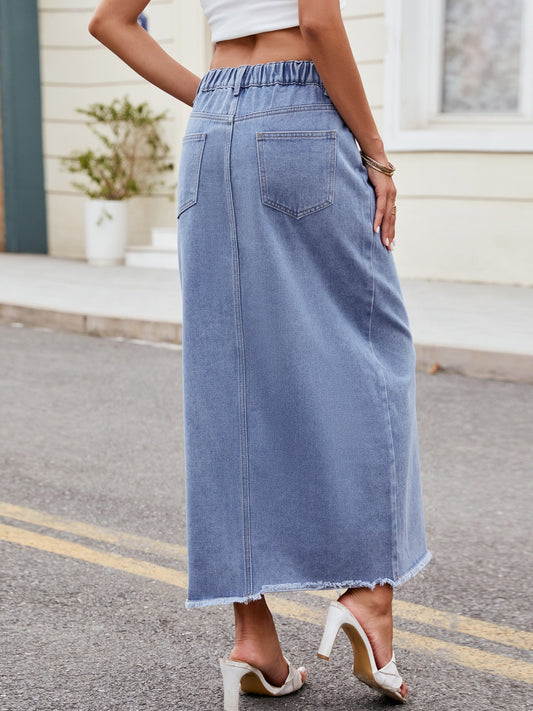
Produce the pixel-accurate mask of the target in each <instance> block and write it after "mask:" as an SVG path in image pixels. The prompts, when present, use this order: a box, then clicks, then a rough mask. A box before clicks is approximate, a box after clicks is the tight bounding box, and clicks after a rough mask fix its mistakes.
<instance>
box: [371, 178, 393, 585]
mask: <svg viewBox="0 0 533 711" xmlns="http://www.w3.org/2000/svg"><path fill="white" fill-rule="evenodd" d="M372 189H373V188H372ZM373 218H374V216H373V215H372V223H371V224H373ZM379 234H381V233H379ZM376 240H377V236H376V233H375V232H374V231H373V227H372V240H371V247H370V267H371V273H372V299H371V303H370V316H369V321H368V341H369V344H370V349H371V351H372V355H373V357H374V360H375V362H376V365H377V368H378V371H379V373H380V375H381V380H382V385H383V394H384V401H385V407H386V413H387V425H388V426H387V430H388V439H389V442H388V447H389V455H390V473H391V476H390V507H391V566H392V575H393V576H394V577H396V576H397V574H398V573H397V571H398V506H397V496H398V491H397V489H398V485H397V478H398V475H397V471H396V454H395V451H394V437H393V433H392V421H391V414H390V405H389V395H388V388H387V379H386V378H385V374H384V372H383V366H382V364H381V362H380V361H379V358H378V357H377V355H376V352H375V350H374V344H373V343H372V316H373V313H374V301H375V291H376V279H375V269H374V245H375V242H376Z"/></svg>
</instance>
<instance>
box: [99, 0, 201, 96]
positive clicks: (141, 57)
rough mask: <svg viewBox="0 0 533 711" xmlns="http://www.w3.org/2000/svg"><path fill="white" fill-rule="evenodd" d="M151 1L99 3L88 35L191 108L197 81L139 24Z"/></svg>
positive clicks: (101, 1)
mask: <svg viewBox="0 0 533 711" xmlns="http://www.w3.org/2000/svg"><path fill="white" fill-rule="evenodd" d="M149 1H150V0H100V3H99V5H98V7H97V8H96V10H95V12H94V15H93V16H92V18H91V21H90V22H89V32H90V33H91V34H92V35H93V37H96V39H97V40H99V41H100V42H101V43H102V44H104V45H105V46H106V47H108V48H109V49H110V50H111V51H112V52H114V53H115V54H116V55H118V56H119V57H120V58H121V59H122V60H123V61H124V62H126V64H128V65H129V66H130V67H131V68H132V69H134V70H135V71H136V72H137V73H138V74H140V75H141V76H143V77H144V78H145V79H147V80H148V81H149V82H151V83H152V84H155V85H156V86H157V87H159V88H160V89H162V90H163V91H166V92H167V93H168V94H170V95H171V96H173V97H175V98H176V99H179V100H180V101H183V102H185V103H186V104H188V105H189V106H192V103H193V101H194V97H195V94H196V89H197V88H198V84H199V83H200V78H199V77H197V76H196V75H195V74H193V73H192V72H190V71H189V70H188V69H186V68H185V67H184V66H183V65H182V64H179V63H178V62H176V60H174V59H172V57H171V56H170V55H169V54H167V53H166V52H165V50H164V49H163V48H162V47H161V46H160V45H159V44H158V43H157V42H156V41H155V40H154V39H153V38H152V37H151V36H150V35H149V34H148V32H146V31H145V30H143V28H142V27H141V26H140V25H139V24H138V22H137V18H138V16H139V15H140V14H141V12H142V11H143V10H144V8H145V7H146V6H147V5H148V3H149Z"/></svg>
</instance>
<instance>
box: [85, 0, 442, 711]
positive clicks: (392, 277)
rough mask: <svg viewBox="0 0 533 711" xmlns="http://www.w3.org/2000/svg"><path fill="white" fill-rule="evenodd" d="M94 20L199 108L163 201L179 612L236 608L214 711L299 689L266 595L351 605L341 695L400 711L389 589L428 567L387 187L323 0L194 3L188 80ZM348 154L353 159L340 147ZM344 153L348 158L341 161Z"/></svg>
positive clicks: (132, 18)
mask: <svg viewBox="0 0 533 711" xmlns="http://www.w3.org/2000/svg"><path fill="white" fill-rule="evenodd" d="M147 4H148V3H147V2H146V0H102V1H101V2H100V4H99V6H98V8H97V10H96V12H95V14H94V16H93V18H92V20H91V23H90V28H89V29H90V32H91V33H92V34H93V35H94V36H95V37H97V38H98V39H99V40H100V41H101V42H103V43H104V44H105V45H106V46H107V47H109V48H110V49H111V50H112V51H113V52H115V53H116V54H117V55H118V56H119V57H121V58H122V59H123V60H124V61H125V62H127V63H128V64H129V65H130V66H131V67H132V68H133V69H135V70H136V71H137V72H138V73H139V74H141V75H142V76H143V77H145V78H146V79H147V80H148V81H150V82H152V83H153V84H155V85H156V86H158V87H160V88H161V89H163V90H164V91H166V92H168V93H169V94H171V95H172V96H174V97H175V98H176V99H179V100H180V101H184V102H185V103H187V104H188V105H191V106H192V105H193V104H194V106H193V112H192V114H191V117H190V121H189V124H188V127H187V131H186V135H185V138H184V141H183V145H182V154H181V156H182V157H181V163H180V175H179V180H178V220H179V242H178V244H179V258H180V278H181V283H182V291H183V359H184V360H183V368H184V375H183V386H184V419H185V461H186V481H187V526H188V547H189V594H188V599H187V603H186V604H187V606H188V607H200V606H203V605H213V604H224V603H232V604H233V605H234V611H235V625H236V639H235V646H234V648H233V651H232V653H231V655H230V658H229V659H226V660H221V668H222V673H223V680H224V692H225V705H224V708H225V709H227V711H234V710H235V709H237V707H238V695H239V686H240V688H242V689H243V690H244V691H249V692H257V693H263V694H272V695H283V694H287V693H291V692H293V691H296V690H297V689H299V688H300V687H301V686H302V684H303V683H304V681H305V677H306V671H305V669H304V668H303V667H301V668H300V669H299V670H296V669H295V668H294V667H293V666H292V665H291V664H290V663H289V662H288V661H287V660H286V659H285V657H284V656H283V653H282V651H281V647H280V643H279V640H278V637H277V633H276V629H275V626H274V622H273V619H272V616H271V614H270V611H269V609H268V606H267V603H266V601H265V598H264V597H263V594H264V593H265V592H272V591H288V590H306V589H324V588H336V589H339V588H347V590H346V591H345V592H344V593H343V594H342V595H341V597H340V598H339V600H338V602H336V603H332V604H331V606H330V609H329V611H328V618H327V622H326V628H325V630H324V635H323V639H322V643H321V646H320V649H319V656H321V657H323V658H328V657H329V652H330V649H331V646H332V644H333V641H334V639H335V636H336V634H337V631H338V629H340V627H342V628H343V629H344V630H345V631H346V633H347V634H348V635H349V637H350V639H351V641H352V645H353V648H354V673H355V674H356V676H358V677H359V678H360V679H361V680H362V681H364V682H365V683H366V684H368V685H370V686H373V687H375V688H377V689H378V690H380V691H381V692H383V693H385V694H387V695H389V696H391V697H393V698H395V699H397V700H398V701H405V700H406V696H407V687H406V685H405V684H404V683H403V682H402V679H401V677H400V675H399V674H398V671H397V669H396V666H395V661H394V655H393V651H392V595H393V587H394V586H396V585H398V584H400V583H402V582H404V581H405V580H407V579H408V578H410V577H412V576H413V575H414V574H415V573H417V572H418V571H419V570H421V569H422V568H423V567H424V566H425V565H426V563H427V562H428V561H429V559H430V553H429V552H428V551H427V549H426V544H425V535H424V523H423V512H422V500H421V492H420V477H419V462H418V440H417V423H416V413H415V375H414V365H415V354H414V347H413V342H412V337H411V333H410V330H409V323H408V318H407V314H406V312H405V307H404V303H403V298H402V294H401V290H400V285H399V282H398V276H397V273H396V268H395V265H394V261H393V258H392V254H391V252H392V249H393V247H394V226H395V214H396V208H395V197H396V189H395V187H394V183H393V180H392V177H391V176H392V172H393V170H394V169H393V166H391V164H390V163H389V161H388V159H387V156H386V153H385V150H384V147H383V142H382V140H381V138H380V135H379V133H378V131H377V128H376V125H375V123H374V120H373V117H372V114H371V111H370V109H369V105H368V102H367V99H366V96H365V92H364V89H363V86H362V83H361V79H360V76H359V73H358V70H357V67H356V64H355V61H354V58H353V56H352V53H351V50H350V46H349V43H348V39H347V36H346V32H345V29H344V25H343V21H342V17H341V8H340V5H339V2H338V1H337V0H299V2H298V0H277V1H276V2H274V1H272V2H266V1H265V0H246V1H244V0H202V5H203V9H204V12H205V14H206V17H207V19H208V22H209V24H210V26H211V30H212V39H213V41H214V43H215V45H214V53H213V59H212V64H211V70H210V71H209V72H208V73H207V74H206V75H205V76H204V77H203V78H202V79H201V80H200V78H199V77H197V76H195V75H194V74H192V73H191V72H189V71H188V70H187V69H186V68H185V67H183V66H181V65H180V64H178V63H177V62H175V61H174V60H173V59H172V58H171V57H170V56H169V55H167V54H166V53H165V52H164V51H163V49H162V48H161V47H160V46H159V45H158V44H157V43H156V42H155V41H154V40H153V39H152V38H151V37H150V36H149V35H148V34H147V33H146V32H144V31H143V30H142V29H141V27H140V26H139V25H138V24H137V21H136V18H137V16H138V15H139V14H140V13H141V11H142V10H143V9H144V8H145V6H146V5H147ZM354 139H355V140H354ZM356 141H357V143H356Z"/></svg>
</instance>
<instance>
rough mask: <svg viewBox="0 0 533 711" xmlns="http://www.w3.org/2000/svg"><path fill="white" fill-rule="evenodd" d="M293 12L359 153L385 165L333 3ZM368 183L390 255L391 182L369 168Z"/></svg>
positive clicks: (327, 0)
mask: <svg viewBox="0 0 533 711" xmlns="http://www.w3.org/2000/svg"><path fill="white" fill-rule="evenodd" d="M298 6H299V21H300V31H301V33H302V36H303V38H304V41H305V43H306V45H307V49H308V50H309V54H310V56H311V58H312V59H313V62H314V64H315V66H316V68H317V70H318V73H319V74H320V78H321V79H322V81H323V83H324V86H325V88H326V91H327V92H328V95H329V97H330V99H331V101H332V102H333V104H334V105H335V108H336V109H337V111H338V112H339V114H340V115H341V116H342V118H343V120H344V122H345V123H346V125H347V126H348V128H349V129H350V130H351V132H352V133H353V135H354V136H355V138H356V139H357V142H358V144H359V146H360V147H361V150H362V151H363V152H364V153H366V154H367V155H369V156H370V157H371V158H374V159H375V160H377V161H378V162H379V163H384V164H385V165H386V164H387V162H388V161H387V156H386V154H385V149H384V147H383V141H382V139H381V137H380V135H379V132H378V130H377V128H376V124H375V122H374V118H373V116H372V112H371V111H370V106H369V105H368V100H367V98H366V94H365V90H364V88H363V83H362V81H361V77H360V75H359V70H358V69H357V65H356V63H355V59H354V57H353V54H352V50H351V47H350V43H349V41H348V36H347V34H346V30H345V27H344V22H343V20H342V16H341V11H340V6H339V2H338V0H299V2H298ZM368 177H369V178H370V181H371V182H372V184H373V186H374V189H375V191H376V214H375V217H374V230H375V231H376V232H377V230H378V228H379V227H381V241H382V242H383V244H385V246H387V247H389V249H390V243H391V242H392V240H393V239H394V222H395V218H394V216H393V214H392V207H393V205H394V203H395V200H396V188H395V186H394V182H393V180H392V178H391V177H389V176H387V175H384V174H383V173H379V172H378V171H376V170H373V169H372V168H369V169H368Z"/></svg>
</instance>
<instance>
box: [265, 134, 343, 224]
mask: <svg viewBox="0 0 533 711" xmlns="http://www.w3.org/2000/svg"><path fill="white" fill-rule="evenodd" d="M294 138H298V139H299V138H304V139H311V140H321V141H324V140H325V141H326V142H327V144H328V146H327V147H328V148H329V152H330V156H329V159H328V160H329V170H328V185H327V198H326V200H323V201H322V202H321V203H316V204H315V205H312V206H310V207H306V208H305V209H303V210H298V211H297V210H293V209H292V208H291V207H289V206H288V205H283V204H282V203H279V202H277V201H276V200H273V199H272V198H270V197H269V196H268V192H269V191H268V181H267V174H266V157H265V153H264V147H263V144H264V143H265V141H270V140H273V141H278V140H281V141H283V140H285V139H294ZM336 141H337V132H336V131H331V130H321V131H258V132H257V133H256V147H257V159H258V164H259V182H260V189H261V202H262V203H263V205H266V206H267V207H271V208H273V209H275V210H278V211H279V212H282V213H284V214H286V215H290V216H291V217H294V218H295V219H296V220H300V219H301V218H302V217H306V216H307V215H311V214H312V213H314V212H319V211H320V210H323V209H324V208H326V207H329V206H330V205H332V204H333V199H334V177H335V168H336V164H337V161H336V158H337V143H336Z"/></svg>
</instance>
